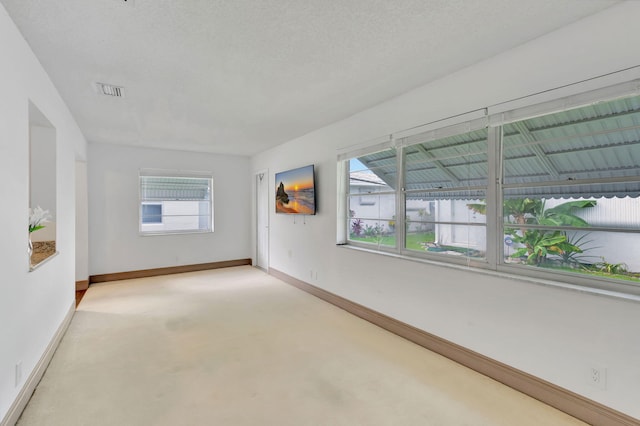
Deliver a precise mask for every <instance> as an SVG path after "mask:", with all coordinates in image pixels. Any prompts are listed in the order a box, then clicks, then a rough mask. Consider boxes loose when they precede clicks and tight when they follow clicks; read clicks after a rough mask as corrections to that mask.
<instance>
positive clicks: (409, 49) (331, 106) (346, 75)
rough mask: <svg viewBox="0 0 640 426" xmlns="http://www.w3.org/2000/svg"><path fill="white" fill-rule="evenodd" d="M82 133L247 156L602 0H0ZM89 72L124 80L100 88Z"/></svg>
mask: <svg viewBox="0 0 640 426" xmlns="http://www.w3.org/2000/svg"><path fill="white" fill-rule="evenodd" d="M0 2H1V3H2V4H3V5H4V7H5V8H6V9H7V11H8V13H9V15H10V16H11V17H12V19H13V20H14V22H15V23H16V25H17V26H18V28H19V29H20V30H21V32H22V34H23V35H24V37H25V38H26V40H27V41H28V42H29V44H30V45H31V47H32V49H33V50H34V52H35V54H36V56H38V58H39V60H40V62H41V63H42V65H43V66H44V68H45V69H46V70H47V72H48V73H49V75H50V76H51V79H52V81H53V82H54V84H55V85H56V87H57V88H58V90H59V91H60V93H61V95H62V97H63V98H64V100H65V101H66V103H67V105H68V106H69V108H70V109H71V112H72V113H73V114H74V116H75V118H76V120H77V122H78V124H79V126H80V128H81V129H82V131H83V133H84V135H85V136H86V138H87V140H88V141H89V142H104V143H116V144H126V145H135V146H149V147H158V148H170V149H183V150H194V151H203V152H215V153H229V154H239V155H251V154H255V153H257V152H260V151H263V150H265V149H268V148H270V147H272V146H275V145H278V144H280V143H283V142H286V141H288V140H290V139H292V138H295V137H298V136H301V135H303V134H305V133H308V132H310V131H313V130H314V129H317V128H319V127H322V126H324V125H327V124H329V123H332V122H335V121H337V120H340V119H343V118H345V117H348V116H350V115H352V114H354V113H356V112H358V111H360V110H363V109H365V108H368V107H371V106H373V105H376V104H378V103H380V102H382V101H384V100H386V99H389V98H392V97H394V96H397V95H399V94H402V93H404V92H407V91H409V90H411V89H413V88H415V87H418V86H420V85H423V84H425V83H428V82H429V81H433V80H435V79H437V78H439V77H441V76H443V75H445V74H447V73H450V72H453V71H456V70H458V69H461V68H463V67H466V66H469V65H471V64H473V63H476V62H478V61H481V60H483V59H486V58H489V57H491V56H494V55H496V54H498V53H500V52H503V51H505V50H507V49H510V48H512V47H514V46H517V45H519V44H522V43H524V42H526V41H528V40H531V39H534V38H536V37H539V36H541V35H543V34H545V33H548V32H550V31H552V30H554V29H556V28H559V27H562V26H564V25H566V24H568V23H571V22H573V21H576V20H578V19H581V18H583V17H585V16H588V15H591V14H593V13H597V12H598V11H600V10H602V9H604V8H606V7H609V6H611V5H613V4H615V3H617V1H613V0H590V1H585V0H535V1H532V0H482V1H478V0H395V1H393V0H387V1H384V0H235V1H231V0H128V1H124V0H90V1H88V0H63V1H49V0H0ZM96 82H104V83H111V84H115V85H120V86H124V87H125V98H123V99H116V98H109V97H104V96H102V97H101V96H98V94H97V92H96V90H95V88H94V85H95V83H96Z"/></svg>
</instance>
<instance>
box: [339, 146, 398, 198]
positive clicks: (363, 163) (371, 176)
mask: <svg viewBox="0 0 640 426" xmlns="http://www.w3.org/2000/svg"><path fill="white" fill-rule="evenodd" d="M397 169H398V167H397V163H396V151H395V149H388V150H385V151H380V152H376V153H373V154H367V155H364V156H362V157H358V158H352V159H351V160H350V161H349V193H350V194H363V200H364V202H365V203H366V202H368V201H367V198H366V195H365V194H372V193H378V192H390V191H395V190H396V187H397V184H396V182H397V179H398V170H397Z"/></svg>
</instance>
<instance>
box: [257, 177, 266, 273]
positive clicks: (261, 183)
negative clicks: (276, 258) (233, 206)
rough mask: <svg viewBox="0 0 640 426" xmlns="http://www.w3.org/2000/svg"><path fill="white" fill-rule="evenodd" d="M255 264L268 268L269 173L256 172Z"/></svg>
mask: <svg viewBox="0 0 640 426" xmlns="http://www.w3.org/2000/svg"><path fill="white" fill-rule="evenodd" d="M256 266H257V267H258V268H261V269H264V270H265V271H268V270H269V173H268V172H267V171H264V172H260V173H257V174H256Z"/></svg>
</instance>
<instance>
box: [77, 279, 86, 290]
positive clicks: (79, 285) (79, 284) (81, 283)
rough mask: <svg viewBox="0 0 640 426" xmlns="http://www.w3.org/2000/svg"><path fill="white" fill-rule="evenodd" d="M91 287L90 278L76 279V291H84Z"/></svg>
mask: <svg viewBox="0 0 640 426" xmlns="http://www.w3.org/2000/svg"><path fill="white" fill-rule="evenodd" d="M88 288H89V280H81V281H76V291H82V290H86V289H88Z"/></svg>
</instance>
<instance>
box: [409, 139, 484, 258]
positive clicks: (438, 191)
mask: <svg viewBox="0 0 640 426" xmlns="http://www.w3.org/2000/svg"><path fill="white" fill-rule="evenodd" d="M487 134H488V132H487V129H480V130H476V131H473V132H469V133H464V134H461V135H455V136H451V137H447V138H443V139H438V140H431V141H425V142H422V143H418V144H415V145H410V146H408V147H406V148H405V163H406V173H405V179H406V192H405V212H406V223H405V248H406V249H408V250H415V251H418V252H428V253H437V254H447V255H451V256H461V255H463V256H472V257H478V258H484V257H485V252H486V225H485V224H486V216H485V211H486V208H484V206H485V204H484V203H485V201H484V200H485V198H486V186H487V181H488V168H487V167H488V166H487V164H488V156H487V145H488V142H487ZM412 140H414V141H415V140H419V137H412ZM480 204H481V205H482V208H480V207H478V205H480ZM472 207H473V208H472Z"/></svg>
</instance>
